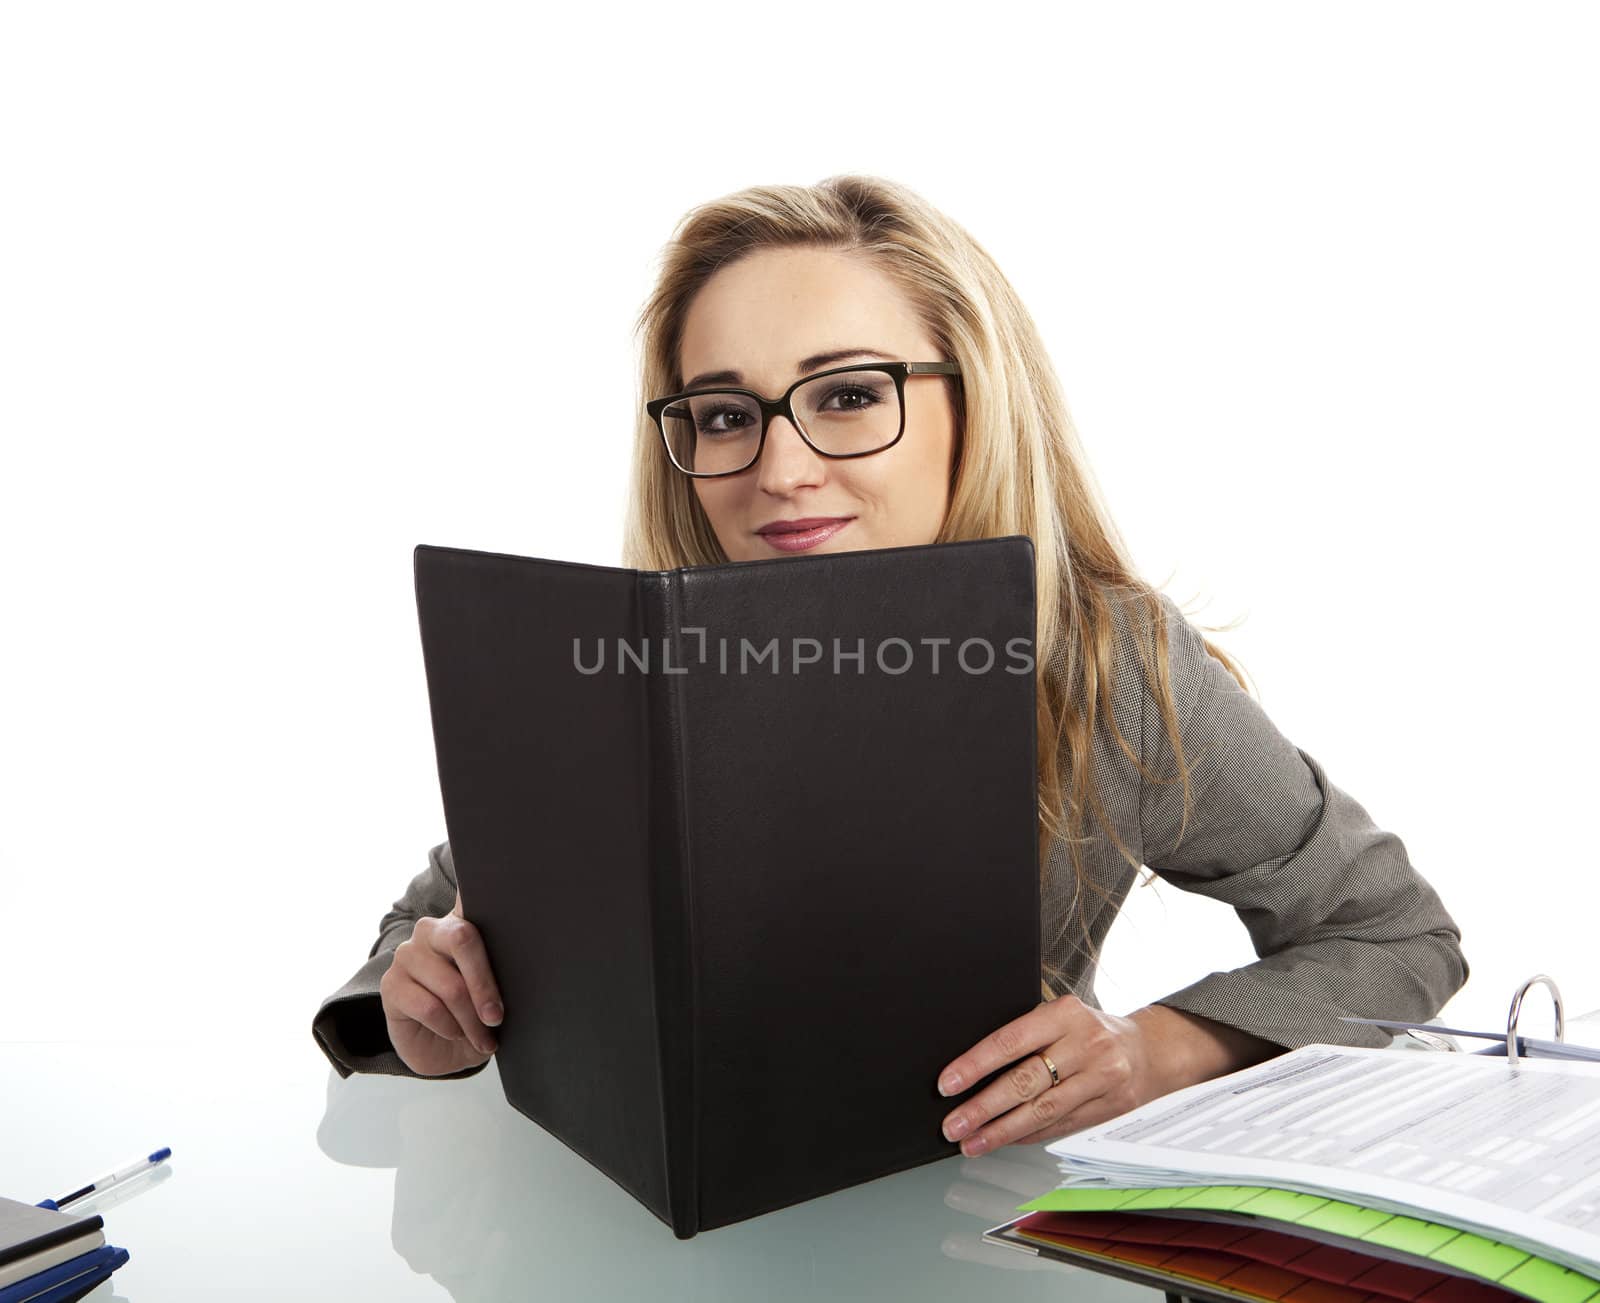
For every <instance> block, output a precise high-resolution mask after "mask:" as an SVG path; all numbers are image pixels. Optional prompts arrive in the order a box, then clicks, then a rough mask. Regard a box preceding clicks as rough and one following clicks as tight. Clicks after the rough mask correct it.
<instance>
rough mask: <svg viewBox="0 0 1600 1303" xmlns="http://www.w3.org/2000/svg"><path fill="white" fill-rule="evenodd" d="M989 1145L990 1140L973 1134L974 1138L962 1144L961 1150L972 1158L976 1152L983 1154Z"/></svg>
mask: <svg viewBox="0 0 1600 1303" xmlns="http://www.w3.org/2000/svg"><path fill="white" fill-rule="evenodd" d="M988 1147H989V1142H988V1141H987V1140H985V1139H984V1138H983V1137H982V1136H973V1137H972V1139H970V1140H968V1141H967V1142H966V1143H965V1144H963V1145H962V1146H961V1152H962V1153H963V1154H965V1155H966V1156H967V1157H968V1158H971V1157H972V1156H973V1155H974V1154H981V1153H982V1152H983V1151H984V1150H985V1149H987V1148H988Z"/></svg>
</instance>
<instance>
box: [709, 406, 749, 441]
mask: <svg viewBox="0 0 1600 1303" xmlns="http://www.w3.org/2000/svg"><path fill="white" fill-rule="evenodd" d="M729 417H731V418H732V419H733V424H732V425H731V426H724V427H721V428H718V427H717V426H716V425H715V423H716V422H717V421H720V420H723V419H724V418H729ZM753 424H754V422H753V421H752V420H751V419H750V413H749V412H747V411H745V410H744V409H743V408H742V407H734V406H724V407H711V408H707V409H706V410H705V411H703V412H697V413H696V414H695V432H696V433H698V434H741V433H743V432H744V431H745V430H747V429H749V428H750V427H751V426H752V425H753Z"/></svg>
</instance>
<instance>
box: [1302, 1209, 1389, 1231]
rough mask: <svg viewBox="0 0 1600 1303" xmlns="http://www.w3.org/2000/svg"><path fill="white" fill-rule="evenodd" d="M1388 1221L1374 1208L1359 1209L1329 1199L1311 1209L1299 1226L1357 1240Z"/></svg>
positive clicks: (1385, 1214) (1385, 1215)
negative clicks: (1318, 1206)
mask: <svg viewBox="0 0 1600 1303" xmlns="http://www.w3.org/2000/svg"><path fill="white" fill-rule="evenodd" d="M1388 1220H1389V1214H1388V1213H1382V1212H1379V1211H1377V1209H1375V1208H1359V1207H1357V1206H1356V1205H1355V1204H1353V1203H1344V1202H1342V1201H1341V1200H1338V1199H1329V1200H1328V1201H1327V1202H1326V1203H1324V1204H1323V1205H1322V1207H1320V1208H1313V1209H1312V1210H1311V1211H1310V1212H1308V1213H1307V1214H1306V1215H1305V1216H1304V1217H1302V1218H1301V1219H1300V1225H1302V1226H1309V1227H1311V1229H1312V1230H1317V1231H1327V1232H1328V1233H1329V1234H1331V1235H1345V1236H1348V1237H1349V1238H1350V1239H1352V1240H1358V1239H1360V1238H1361V1237H1362V1236H1363V1235H1365V1234H1366V1233H1367V1232H1368V1231H1370V1230H1371V1229H1372V1228H1373V1227H1374V1226H1382V1225H1383V1223H1384V1222H1386V1221H1388Z"/></svg>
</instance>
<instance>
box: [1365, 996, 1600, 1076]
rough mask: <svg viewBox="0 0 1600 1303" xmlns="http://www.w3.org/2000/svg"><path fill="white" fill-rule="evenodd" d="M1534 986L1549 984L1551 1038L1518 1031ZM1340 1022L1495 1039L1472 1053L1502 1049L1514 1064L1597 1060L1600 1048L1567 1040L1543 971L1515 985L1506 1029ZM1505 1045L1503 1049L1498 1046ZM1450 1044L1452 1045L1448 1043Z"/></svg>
mask: <svg viewBox="0 0 1600 1303" xmlns="http://www.w3.org/2000/svg"><path fill="white" fill-rule="evenodd" d="M1535 986H1547V987H1549V988H1550V999H1551V1001H1552V1003H1553V1004H1554V1005H1555V1010H1556V1031H1555V1038H1554V1039H1553V1040H1543V1039H1540V1038H1537V1037H1533V1036H1522V1035H1520V1034H1518V1032H1517V1024H1518V1022H1519V1021H1520V1019H1521V1017H1522V1001H1523V997H1524V996H1526V995H1527V994H1528V992H1529V991H1530V990H1532V989H1533V988H1534V987H1535ZM1341 1021H1342V1022H1354V1023H1366V1024H1367V1025H1369V1026H1372V1027H1382V1028H1383V1029H1384V1030H1385V1031H1389V1032H1412V1033H1421V1034H1422V1035H1423V1036H1424V1037H1428V1038H1430V1039H1437V1038H1439V1037H1443V1036H1470V1037H1473V1038H1474V1039H1477V1040H1485V1041H1494V1042H1496V1044H1495V1045H1493V1046H1490V1047H1488V1048H1486V1049H1482V1050H1473V1051H1472V1053H1474V1054H1487V1055H1499V1054H1501V1053H1504V1054H1505V1056H1506V1062H1507V1063H1508V1064H1511V1065H1512V1066H1515V1065H1516V1064H1517V1063H1518V1062H1520V1061H1521V1060H1522V1059H1530V1058H1540V1059H1583V1060H1587V1061H1590V1062H1595V1061H1600V1048H1596V1047H1594V1046H1592V1045H1580V1044H1573V1043H1571V1042H1569V1041H1568V1040H1567V1018H1566V1006H1565V1004H1564V1002H1563V1001H1562V999H1561V989H1560V988H1559V987H1558V986H1556V983H1555V979H1554V978H1552V977H1550V976H1549V975H1548V974H1546V973H1535V974H1534V975H1533V976H1532V977H1530V978H1529V979H1528V980H1527V981H1526V982H1524V983H1523V984H1522V985H1521V986H1519V987H1518V988H1517V991H1516V994H1515V995H1513V996H1512V997H1511V1008H1510V1010H1509V1011H1508V1012H1507V1014H1506V1029H1505V1031H1503V1032H1499V1031H1494V1032H1485V1031H1474V1030H1472V1029H1470V1028H1466V1027H1446V1026H1443V1025H1441V1024H1439V1023H1429V1022H1400V1021H1397V1020H1391V1019H1387V1018H1352V1017H1349V1016H1346V1017H1344V1018H1342V1019H1341ZM1501 1045H1504V1047H1505V1048H1504V1050H1502V1049H1501ZM1450 1048H1452V1049H1453V1048H1455V1047H1454V1046H1451V1047H1450Z"/></svg>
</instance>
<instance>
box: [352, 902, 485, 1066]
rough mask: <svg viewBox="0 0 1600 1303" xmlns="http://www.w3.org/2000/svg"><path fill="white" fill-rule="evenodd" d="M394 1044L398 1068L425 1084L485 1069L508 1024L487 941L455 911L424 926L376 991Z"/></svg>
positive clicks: (399, 952) (457, 906)
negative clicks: (496, 1029) (497, 1029)
mask: <svg viewBox="0 0 1600 1303" xmlns="http://www.w3.org/2000/svg"><path fill="white" fill-rule="evenodd" d="M378 993H379V995H380V996H381V997H382V1000H383V1016H384V1019H385V1021H386V1022H387V1023H388V1024H389V1040H390V1043H391V1044H393V1046H394V1048H395V1052H396V1053H397V1054H399V1056H400V1061H401V1062H402V1063H404V1064H405V1065H406V1066H407V1067H408V1068H410V1069H411V1071H413V1072H415V1073H417V1074H419V1075H420V1076H424V1077H439V1076H443V1075H444V1074H445V1073H447V1072H457V1071H459V1070H460V1069H462V1068H472V1067H476V1066H477V1065H478V1064H480V1063H487V1062H488V1061H489V1056H490V1055H491V1054H493V1053H494V1051H495V1039H494V1035H493V1034H492V1033H491V1032H490V1031H489V1027H488V1026H486V1025H485V1024H489V1025H493V1026H498V1025H499V1023H500V1021H501V1018H502V1017H503V1016H504V1014H503V1011H502V1009H501V1007H500V988H499V987H498V986H497V985H496V983H495V980H494V973H493V972H492V971H491V970H490V968H489V955H488V952H487V951H486V950H485V949H484V945H483V937H482V936H480V935H479V933H478V929H477V928H475V927H474V926H473V925H472V924H471V923H469V922H468V921H467V920H466V918H465V917H464V916H463V915H462V913H461V890H460V888H459V887H458V888H457V889H456V903H455V908H454V909H452V910H451V911H450V912H449V913H448V914H446V915H445V916H444V917H443V918H419V919H418V920H417V923H416V927H415V928H413V929H412V932H411V936H410V937H409V938H408V939H407V940H405V941H402V942H401V943H400V944H399V945H398V946H397V947H396V948H395V952H394V960H393V962H391V963H390V965H389V970H388V971H387V972H386V973H384V975H383V977H382V979H381V980H380V981H379V983H378Z"/></svg>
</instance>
